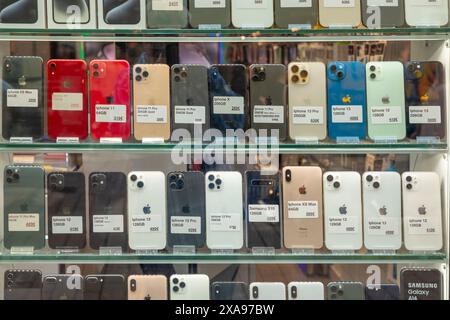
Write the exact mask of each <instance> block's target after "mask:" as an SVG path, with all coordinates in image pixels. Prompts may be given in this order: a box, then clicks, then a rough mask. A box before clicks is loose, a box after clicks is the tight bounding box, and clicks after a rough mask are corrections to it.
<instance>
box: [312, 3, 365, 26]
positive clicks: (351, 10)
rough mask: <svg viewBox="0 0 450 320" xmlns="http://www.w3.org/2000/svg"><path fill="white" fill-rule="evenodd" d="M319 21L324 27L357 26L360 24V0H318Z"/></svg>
mask: <svg viewBox="0 0 450 320" xmlns="http://www.w3.org/2000/svg"><path fill="white" fill-rule="evenodd" d="M319 21H320V24H321V25H322V26H323V27H325V28H333V27H341V28H342V27H349V28H350V27H357V26H359V25H360V24H361V1H359V0H319Z"/></svg>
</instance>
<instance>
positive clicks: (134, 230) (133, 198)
mask: <svg viewBox="0 0 450 320" xmlns="http://www.w3.org/2000/svg"><path fill="white" fill-rule="evenodd" d="M165 180H166V178H165V175H164V173H162V172H150V171H147V172H144V171H142V172H137V171H136V172H131V173H130V174H129V175H128V230H129V236H128V242H129V245H130V248H131V249H133V250H163V249H164V248H165V247H166V220H167V218H166V216H167V215H166V207H167V206H166V198H167V197H166V181H165Z"/></svg>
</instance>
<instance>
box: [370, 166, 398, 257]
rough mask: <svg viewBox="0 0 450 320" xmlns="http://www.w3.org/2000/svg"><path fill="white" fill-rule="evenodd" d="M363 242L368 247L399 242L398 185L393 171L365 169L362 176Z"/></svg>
mask: <svg viewBox="0 0 450 320" xmlns="http://www.w3.org/2000/svg"><path fill="white" fill-rule="evenodd" d="M362 185H363V208H364V245H365V247H366V248H367V249H369V250H398V249H400V248H401V246H402V200H401V199H402V187H401V178H400V174H399V173H397V172H366V173H364V175H363V179H362Z"/></svg>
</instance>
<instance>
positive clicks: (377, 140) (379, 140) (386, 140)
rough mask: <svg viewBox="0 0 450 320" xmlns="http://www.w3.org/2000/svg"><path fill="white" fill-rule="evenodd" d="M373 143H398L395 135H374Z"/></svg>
mask: <svg viewBox="0 0 450 320" xmlns="http://www.w3.org/2000/svg"><path fill="white" fill-rule="evenodd" d="M373 143H375V144H396V143H398V139H397V138H395V137H375V138H374V139H373Z"/></svg>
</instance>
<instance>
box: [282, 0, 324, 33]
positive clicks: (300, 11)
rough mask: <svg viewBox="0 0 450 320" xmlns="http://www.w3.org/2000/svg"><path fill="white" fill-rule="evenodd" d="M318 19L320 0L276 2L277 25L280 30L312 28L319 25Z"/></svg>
mask: <svg viewBox="0 0 450 320" xmlns="http://www.w3.org/2000/svg"><path fill="white" fill-rule="evenodd" d="M318 19H319V1H318V0H302V1H290V0H275V25H276V26H277V27H278V28H283V29H288V28H295V27H305V26H306V27H311V28H312V27H314V26H316V25H317V22H318Z"/></svg>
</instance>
